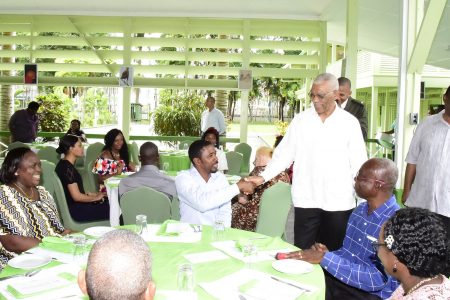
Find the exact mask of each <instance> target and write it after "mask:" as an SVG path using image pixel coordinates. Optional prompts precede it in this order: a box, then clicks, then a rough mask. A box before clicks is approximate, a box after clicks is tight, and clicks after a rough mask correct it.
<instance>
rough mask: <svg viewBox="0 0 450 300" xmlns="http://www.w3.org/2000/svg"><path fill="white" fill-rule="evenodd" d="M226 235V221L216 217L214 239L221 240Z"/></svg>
mask: <svg viewBox="0 0 450 300" xmlns="http://www.w3.org/2000/svg"><path fill="white" fill-rule="evenodd" d="M224 237H225V222H224V221H223V219H220V218H218V219H216V220H215V221H214V228H213V240H214V241H221V240H223V239H224Z"/></svg>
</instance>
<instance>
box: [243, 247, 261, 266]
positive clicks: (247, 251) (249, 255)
mask: <svg viewBox="0 0 450 300" xmlns="http://www.w3.org/2000/svg"><path fill="white" fill-rule="evenodd" d="M242 254H243V255H244V261H245V266H246V268H248V269H251V268H252V267H253V263H254V260H255V257H256V255H257V248H256V245H255V244H253V242H252V241H251V240H249V241H247V242H246V243H245V245H244V246H243V247H242Z"/></svg>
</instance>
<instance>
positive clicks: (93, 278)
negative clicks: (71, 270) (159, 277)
mask: <svg viewBox="0 0 450 300" xmlns="http://www.w3.org/2000/svg"><path fill="white" fill-rule="evenodd" d="M78 286H79V287H80V289H81V291H82V292H83V293H84V294H87V295H89V299H91V300H122V299H127V300H152V299H153V298H154V296H155V290H156V288H155V283H154V282H153V281H152V256H151V252H150V249H149V248H148V246H147V244H146V243H145V242H144V240H143V239H142V238H141V237H140V236H139V235H137V234H136V233H134V232H132V231H130V230H114V231H111V232H108V233H106V234H105V235H104V236H103V237H101V238H100V239H99V240H98V241H97V242H95V243H94V246H93V247H92V250H91V252H90V253H89V258H88V262H87V266H86V270H80V272H79V273H78Z"/></svg>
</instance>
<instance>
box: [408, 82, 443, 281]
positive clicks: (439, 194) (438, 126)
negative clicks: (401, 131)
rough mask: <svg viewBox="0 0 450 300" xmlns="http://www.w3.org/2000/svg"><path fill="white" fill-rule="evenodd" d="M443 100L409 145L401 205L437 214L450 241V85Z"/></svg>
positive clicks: (421, 124) (422, 123)
mask: <svg viewBox="0 0 450 300" xmlns="http://www.w3.org/2000/svg"><path fill="white" fill-rule="evenodd" d="M443 99H444V105H445V110H443V111H441V112H439V113H438V114H435V115H432V116H429V117H428V118H426V119H425V120H423V121H422V122H421V123H420V124H419V126H417V129H416V132H415V134H414V137H413V139H412V141H411V145H410V146H409V151H408V155H407V156H406V162H407V165H406V171H405V184H404V187H403V189H404V190H403V197H402V202H403V203H405V205H406V206H411V207H420V208H426V209H428V210H430V211H432V212H435V213H437V214H439V216H440V217H441V219H442V221H443V222H444V225H445V228H446V230H447V238H448V239H449V240H450V184H449V178H450V86H449V87H448V88H447V91H446V92H445V94H444V96H443ZM449 269H450V266H449V267H448V268H447V271H446V275H447V276H449V275H450V270H449Z"/></svg>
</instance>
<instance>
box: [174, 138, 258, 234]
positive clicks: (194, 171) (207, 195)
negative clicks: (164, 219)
mask: <svg viewBox="0 0 450 300" xmlns="http://www.w3.org/2000/svg"><path fill="white" fill-rule="evenodd" d="M188 152H189V159H190V160H191V162H192V167H191V168H190V169H189V170H186V171H182V172H181V173H180V174H179V175H178V176H177V177H176V179H175V186H176V188H177V193H178V198H179V199H180V215H181V221H182V222H187V223H191V224H206V225H212V224H214V221H215V220H216V217H217V216H219V215H220V216H221V220H222V221H223V222H224V224H225V226H227V227H229V226H230V225H231V199H232V198H233V197H234V196H236V195H237V194H239V193H240V192H241V193H244V194H251V193H253V191H254V188H255V185H254V184H253V183H251V182H248V181H245V180H243V179H241V180H240V181H239V182H237V183H235V184H232V185H230V184H229V183H228V181H227V178H226V177H225V175H223V174H222V173H220V172H217V170H218V159H217V156H216V149H215V147H214V145H213V144H211V143H210V142H207V141H202V140H199V141H195V142H193V143H192V144H191V146H190V147H189V151H188Z"/></svg>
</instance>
